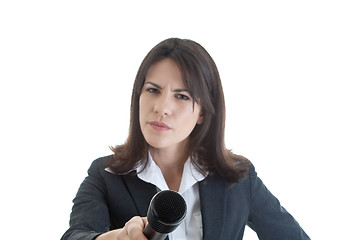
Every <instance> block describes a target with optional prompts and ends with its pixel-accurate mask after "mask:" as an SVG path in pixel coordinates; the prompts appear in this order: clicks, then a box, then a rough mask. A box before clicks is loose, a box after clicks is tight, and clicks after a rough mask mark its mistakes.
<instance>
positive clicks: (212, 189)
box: [199, 177, 227, 240]
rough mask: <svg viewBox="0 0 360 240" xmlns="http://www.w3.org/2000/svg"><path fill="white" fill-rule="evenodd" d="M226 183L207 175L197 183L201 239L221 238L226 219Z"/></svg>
mask: <svg viewBox="0 0 360 240" xmlns="http://www.w3.org/2000/svg"><path fill="white" fill-rule="evenodd" d="M226 187H227V186H226V183H225V182H224V181H221V180H220V179H217V178H215V177H207V178H206V179H205V181H202V182H200V184H199V193H200V205H201V215H202V221H203V239H204V240H207V239H221V236H222V231H223V230H224V225H225V220H226V209H225V207H226V206H225V205H226V194H225V189H226Z"/></svg>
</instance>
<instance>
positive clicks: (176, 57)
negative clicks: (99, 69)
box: [62, 38, 309, 240]
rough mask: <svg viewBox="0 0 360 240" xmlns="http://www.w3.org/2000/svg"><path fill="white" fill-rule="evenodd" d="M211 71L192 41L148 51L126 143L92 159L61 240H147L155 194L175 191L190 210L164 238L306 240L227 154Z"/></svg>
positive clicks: (241, 163) (247, 169)
mask: <svg viewBox="0 0 360 240" xmlns="http://www.w3.org/2000/svg"><path fill="white" fill-rule="evenodd" d="M224 127H225V103H224V95H223V91H222V86H221V80H220V76H219V73H218V70H217V67H216V65H215V63H214V61H213V60H212V58H211V57H210V55H209V54H208V53H207V51H206V50H205V49H204V48H203V47H202V46H200V45H199V44H198V43H196V42H194V41H191V40H183V39H177V38H171V39H167V40H165V41H163V42H161V43H159V44H158V45H157V46H155V47H154V48H153V49H152V50H151V51H150V52H149V53H148V55H147V56H146V57H145V59H144V60H143V62H142V64H141V66H140V68H139V70H138V73H137V76H136V79H135V83H134V88H133V93H132V100H131V119H130V131H129V136H128V139H127V141H126V143H125V144H123V145H121V146H116V147H115V148H112V150H113V152H114V154H113V155H111V156H107V157H103V158H100V159H97V160H95V161H94V162H93V163H92V165H91V167H90V169H89V171H88V173H89V175H88V177H86V179H85V180H84V182H83V183H82V185H81V186H80V188H79V191H78V193H77V195H76V197H75V199H74V206H73V210H72V213H71V218H70V228H69V229H68V230H67V232H66V233H65V234H64V236H63V237H62V239H63V240H65V239H73V240H75V239H88V240H91V239H96V240H115V239H117V240H122V239H139V240H140V239H144V240H145V239H146V237H145V236H144V235H143V229H144V227H145V224H146V221H147V220H146V218H145V217H144V216H146V213H147V209H148V206H149V202H150V200H151V198H152V196H153V195H154V194H155V193H156V192H158V191H160V190H166V189H170V190H174V191H178V192H179V193H180V194H181V195H182V196H183V197H184V199H185V201H186V203H187V207H188V212H187V217H186V218H185V220H184V222H183V223H182V224H181V225H180V226H179V227H178V228H177V229H176V230H175V231H174V232H172V233H171V234H169V239H170V240H171V239H174V240H176V239H205V240H206V239H229V240H234V239H242V236H243V233H244V228H245V226H246V225H248V226H250V227H251V228H252V229H253V230H254V231H256V233H257V234H258V236H259V239H277V240H280V239H292V240H296V239H309V237H308V236H307V235H306V233H305V232H304V231H303V230H302V229H301V227H300V226H299V224H298V223H297V222H296V221H295V219H294V218H293V217H292V216H291V215H290V214H289V213H288V212H286V210H285V209H284V208H282V207H281V205H280V204H279V201H278V200H277V199H276V198H275V197H274V196H273V195H272V194H271V193H270V192H269V191H268V190H267V189H266V187H265V186H264V184H263V183H262V181H261V180H260V179H259V178H258V177H257V174H256V172H255V169H254V167H253V165H252V164H251V163H250V162H249V161H248V160H247V159H246V158H244V157H242V156H238V155H235V154H233V153H231V152H230V151H229V150H227V149H226V148H225V145H224Z"/></svg>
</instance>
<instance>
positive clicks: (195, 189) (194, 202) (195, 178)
mask: <svg viewBox="0 0 360 240" xmlns="http://www.w3.org/2000/svg"><path fill="white" fill-rule="evenodd" d="M141 167H142V166H139V167H138V168H137V170H140V169H141ZM138 172H139V171H138ZM138 177H139V178H140V179H142V180H143V181H145V182H148V183H151V184H153V185H155V186H156V187H157V188H158V190H159V191H161V190H169V187H168V186H167V184H166V181H165V179H164V176H163V175H162V172H161V170H160V168H159V167H158V166H157V165H156V163H155V162H154V160H153V159H152V157H151V155H150V153H149V163H148V165H147V166H146V168H145V169H144V171H142V172H140V173H138ZM205 177H206V176H204V175H203V174H202V173H200V172H199V171H198V170H197V169H196V167H195V166H193V164H191V161H190V159H188V160H187V161H186V162H185V165H184V170H183V175H182V178H181V183H180V188H179V192H178V193H179V194H181V196H182V197H183V198H184V199H185V202H186V205H187V213H186V217H185V219H184V221H183V222H182V223H181V224H180V225H179V226H178V227H177V228H176V229H175V230H174V231H173V232H172V233H170V234H169V239H170V240H201V239H202V237H203V229H202V228H203V227H202V218H201V209H200V195H199V184H198V182H199V181H201V180H203V179H204V178H205Z"/></svg>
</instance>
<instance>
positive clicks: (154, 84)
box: [145, 82, 161, 89]
mask: <svg viewBox="0 0 360 240" xmlns="http://www.w3.org/2000/svg"><path fill="white" fill-rule="evenodd" d="M145 84H151V85H153V86H154V87H156V88H159V89H161V87H160V86H159V85H157V84H156V83H153V82H146V83H145Z"/></svg>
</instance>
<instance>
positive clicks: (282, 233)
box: [247, 165, 310, 240]
mask: <svg viewBox="0 0 360 240" xmlns="http://www.w3.org/2000/svg"><path fill="white" fill-rule="evenodd" d="M249 177H250V214H249V219H248V224H247V225H248V226H249V227H250V228H252V229H253V230H254V231H255V232H256V233H257V235H258V237H259V239H261V240H282V239H284V240H285V239H291V240H310V238H309V237H308V235H307V234H306V233H305V232H304V231H303V229H302V228H301V227H300V225H299V223H298V222H297V221H296V220H295V219H294V218H293V217H292V216H291V215H290V214H289V213H288V212H287V211H286V210H285V208H283V207H282V206H281V205H280V202H279V201H278V199H277V198H276V197H275V196H274V195H272V194H271V192H270V191H269V190H268V189H267V188H266V186H265V185H264V184H263V182H262V181H261V179H260V178H259V177H258V176H257V173H256V171H255V168H254V166H253V165H251V169H250V176H249Z"/></svg>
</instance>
